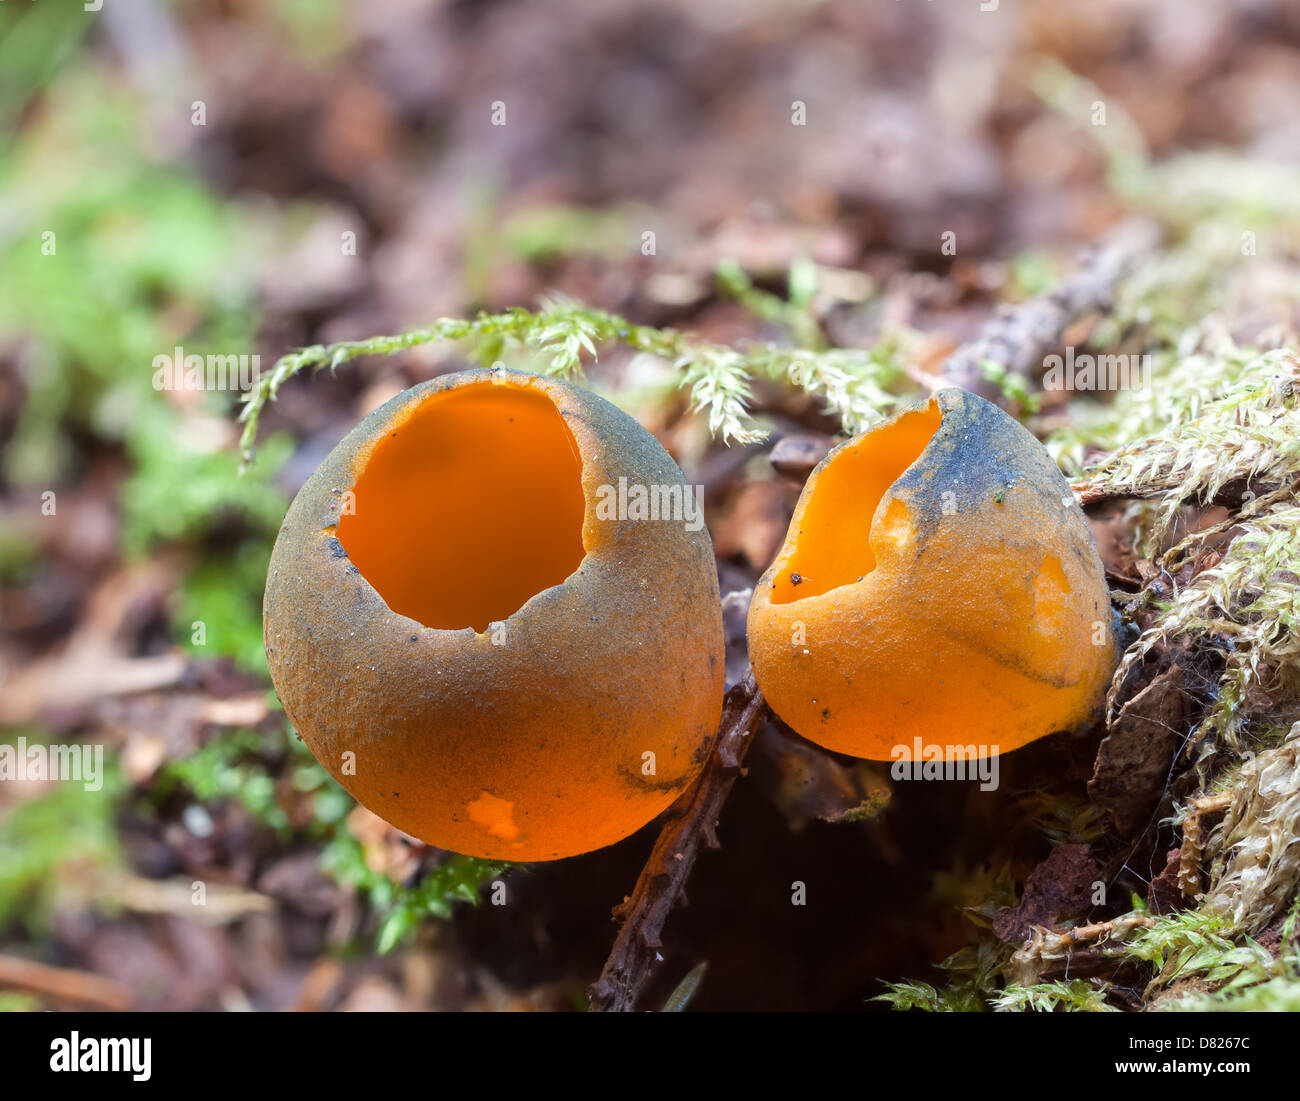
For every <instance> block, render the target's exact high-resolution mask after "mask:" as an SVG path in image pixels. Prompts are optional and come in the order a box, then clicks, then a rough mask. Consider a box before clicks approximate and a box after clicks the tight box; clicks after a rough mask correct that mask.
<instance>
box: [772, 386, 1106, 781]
mask: <svg viewBox="0 0 1300 1101" xmlns="http://www.w3.org/2000/svg"><path fill="white" fill-rule="evenodd" d="M749 652H750V660H751V662H752V663H753V667H754V674H755V677H756V678H757V680H758V683H759V686H760V687H761V688H762V690H763V693H764V695H765V696H766V697H767V700H768V703H769V704H770V705H771V707H772V710H773V711H774V712H775V713H776V714H777V715H779V716H780V717H781V718H782V719H783V720H784V721H785V722H786V723H787V724H788V725H789V726H791V727H792V728H793V729H794V730H796V731H797V732H798V733H800V734H802V735H803V736H804V737H806V738H808V739H809V740H810V741H814V742H817V743H818V744H819V745H823V746H825V747H827V748H828V749H833V750H836V751H838V752H841V753H847V754H851V755H853V756H855V757H865V758H870V759H873V760H891V759H893V760H897V761H903V760H913V759H916V758H917V757H918V756H923V757H924V758H925V759H935V754H936V752H938V753H943V754H944V755H945V756H948V757H950V758H951V757H952V756H957V757H962V756H972V755H974V756H979V757H984V756H994V755H996V754H998V753H1001V752H1007V751H1009V750H1013V749H1016V748H1018V747H1020V746H1023V745H1025V744H1026V743H1027V742H1030V741H1033V740H1034V739H1036V738H1040V737H1043V736H1044V735H1047V734H1051V733H1053V732H1054V731H1059V730H1066V729H1071V728H1074V727H1076V726H1078V725H1080V724H1082V723H1083V722H1084V721H1086V720H1087V719H1088V718H1089V716H1090V715H1092V714H1093V713H1094V712H1095V710H1096V709H1097V708H1098V706H1099V704H1100V702H1101V698H1102V694H1103V692H1104V690H1105V686H1106V683H1107V681H1108V680H1109V678H1110V675H1111V672H1112V671H1113V669H1114V665H1115V658H1116V649H1115V637H1114V627H1113V621H1112V617H1111V609H1110V600H1109V595H1108V593H1107V589H1106V583H1105V578H1104V575H1103V572H1102V564H1101V560H1100V558H1099V557H1098V554H1097V547H1096V543H1095V542H1094V541H1093V537H1092V533H1091V531H1090V530H1089V528H1088V523H1087V520H1086V519H1085V517H1084V515H1083V512H1082V510H1081V509H1080V508H1079V506H1078V504H1077V503H1076V502H1075V499H1074V495H1073V494H1072V493H1071V491H1070V486H1069V484H1068V483H1067V482H1066V480H1065V478H1064V477H1063V476H1062V475H1061V472H1060V471H1059V470H1058V469H1057V467H1056V464H1055V463H1054V462H1053V461H1052V459H1051V457H1050V456H1049V455H1048V454H1047V452H1046V450H1044V448H1043V447H1042V445H1041V444H1040V443H1039V442H1038V441H1037V440H1036V439H1035V438H1034V437H1033V435H1032V434H1031V433H1030V432H1029V431H1028V430H1027V429H1025V428H1024V427H1023V426H1022V425H1020V424H1019V423H1018V422H1017V421H1016V420H1014V419H1013V418H1012V417H1009V416H1008V415H1007V414H1006V413H1004V412H1003V411H1002V410H1000V409H999V408H998V407H997V406H995V405H992V404H990V403H989V402H987V401H985V400H984V399H982V398H979V397H975V396H974V395H972V394H968V393H965V392H964V391H961V390H941V391H939V392H938V393H936V394H935V395H934V396H933V397H932V398H931V399H930V400H929V401H927V402H925V403H923V404H920V405H918V406H915V407H913V408H911V409H909V410H907V411H904V412H902V413H900V414H898V415H897V416H895V417H893V418H891V419H890V420H888V421H885V422H884V423H882V424H880V425H878V426H876V427H875V428H873V429H872V430H870V431H868V432H866V433H864V434H863V435H860V436H858V437H856V438H854V439H851V440H849V441H847V442H846V443H843V444H841V445H840V446H839V447H837V448H836V449H835V450H834V451H832V452H831V453H830V454H829V455H827V457H826V459H825V460H824V461H823V462H822V463H821V464H820V465H819V466H818V467H817V468H816V469H815V470H814V471H813V473H812V475H811V476H810V477H809V479H808V481H807V483H806V484H805V486H804V489H803V493H802V495H801V496H800V498H799V501H798V504H797V505H796V506H795V511H794V517H793V519H792V520H791V522H790V529H789V532H788V534H787V535H786V539H785V543H784V545H783V546H782V548H781V550H780V552H779V554H778V555H777V558H776V561H775V562H773V564H772V566H771V567H770V568H769V569H768V571H767V572H766V573H765V574H764V575H763V577H762V578H761V579H760V581H759V583H758V585H757V586H756V588H755V590H754V598H753V601H752V603H751V605H750V611H749ZM972 746H973V747H975V748H974V752H973V754H972V751H971V749H970V747H972ZM957 747H963V748H962V749H958V748H957ZM918 748H919V750H920V753H918Z"/></svg>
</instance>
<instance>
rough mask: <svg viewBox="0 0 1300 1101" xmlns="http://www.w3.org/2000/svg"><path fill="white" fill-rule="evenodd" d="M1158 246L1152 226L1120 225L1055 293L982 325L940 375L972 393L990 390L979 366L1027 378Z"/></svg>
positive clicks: (1104, 305) (1146, 223) (1138, 223)
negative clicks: (990, 365)
mask: <svg viewBox="0 0 1300 1101" xmlns="http://www.w3.org/2000/svg"><path fill="white" fill-rule="evenodd" d="M1158 242H1159V230H1158V228H1157V227H1156V225H1155V224H1154V223H1153V222H1150V221H1146V220H1137V221H1131V222H1125V223H1123V224H1122V225H1120V226H1119V227H1118V228H1117V229H1116V230H1114V231H1113V232H1112V233H1111V234H1110V235H1109V236H1108V237H1107V238H1106V239H1105V240H1103V241H1102V242H1101V244H1100V245H1099V246H1098V247H1097V248H1096V249H1095V251H1093V252H1092V253H1091V254H1090V255H1089V256H1087V258H1086V259H1085V260H1084V262H1083V265H1082V266H1081V267H1080V269H1079V270H1078V271H1077V272H1076V273H1075V274H1074V275H1072V276H1070V278H1068V279H1066V280H1064V281H1063V282H1062V283H1060V284H1059V285H1058V286H1057V287H1056V288H1055V289H1053V290H1052V291H1049V292H1048V293H1047V294H1041V295H1039V296H1038V297H1037V298H1031V299H1030V300H1029V301H1027V302H1022V303H1021V304H1020V305H1018V306H1013V307H1011V308H1009V309H1007V310H1006V311H1005V312H1003V313H1001V314H999V315H998V316H996V317H994V318H993V319H992V320H991V321H989V322H988V323H987V324H985V326H984V328H983V329H982V330H981V331H980V333H979V335H978V336H977V337H976V338H975V339H974V340H972V341H968V342H967V343H965V344H963V345H962V346H961V347H960V348H958V349H957V350H956V351H955V352H953V354H952V355H950V356H949V357H948V359H947V360H946V361H945V362H944V365H943V368H942V371H941V374H942V375H943V376H944V378H945V379H946V380H947V383H948V384H949V385H951V386H960V387H961V388H962V389H963V390H970V391H971V392H972V393H980V392H989V391H990V385H989V380H988V378H987V377H986V374H985V370H984V364H985V363H986V362H990V361H991V362H993V363H996V364H999V365H1000V366H1002V367H1004V368H1006V370H1007V373H1008V374H1011V375H1018V376H1021V377H1023V378H1028V377H1030V376H1031V375H1032V374H1033V372H1034V369H1035V368H1036V367H1041V366H1042V362H1043V357H1044V356H1046V355H1048V354H1049V353H1051V352H1052V351H1054V350H1055V349H1056V348H1057V347H1059V346H1060V342H1061V336H1062V334H1063V333H1064V332H1065V330H1066V328H1067V327H1068V326H1069V324H1070V323H1071V322H1072V321H1074V320H1075V319H1076V318H1079V317H1082V316H1083V315H1084V314H1088V313H1092V312H1094V311H1096V310H1102V309H1105V308H1107V307H1108V306H1109V305H1110V303H1111V301H1112V299H1113V297H1114V294H1115V288H1116V286H1117V285H1118V284H1119V283H1120V281H1121V280H1123V279H1124V277H1125V276H1127V275H1128V274H1129V273H1130V272H1131V271H1132V270H1133V269H1134V267H1136V265H1137V263H1138V262H1139V261H1140V260H1141V259H1142V258H1143V256H1144V255H1145V254H1146V253H1147V252H1150V251H1151V249H1153V248H1154V247H1155V246H1156V245H1157V244H1158Z"/></svg>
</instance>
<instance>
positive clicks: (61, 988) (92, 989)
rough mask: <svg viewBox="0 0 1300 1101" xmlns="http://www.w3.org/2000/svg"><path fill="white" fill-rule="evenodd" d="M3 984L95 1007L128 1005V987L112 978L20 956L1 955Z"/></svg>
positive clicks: (2, 985)
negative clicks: (52, 965) (53, 965)
mask: <svg viewBox="0 0 1300 1101" xmlns="http://www.w3.org/2000/svg"><path fill="white" fill-rule="evenodd" d="M3 987H8V988H10V989H17V990H29V991H31V992H32V993H33V994H41V995H44V996H45V997H47V998H54V999H56V1000H57V1001H62V1002H76V1003H78V1004H79V1005H88V1006H93V1007H94V1008H96V1009H111V1010H119V1011H120V1010H127V1009H130V1008H131V992H130V990H128V989H127V988H126V987H125V986H123V985H122V984H121V983H120V982H118V981H117V980H115V979H106V978H104V977H103V976H102V975H92V974H89V973H88V972H86V971H75V970H73V969H72V968H69V967H50V966H49V965H48V964H44V963H36V962H35V961H33V960H25V959H23V958H22V957H21V956H0V988H3Z"/></svg>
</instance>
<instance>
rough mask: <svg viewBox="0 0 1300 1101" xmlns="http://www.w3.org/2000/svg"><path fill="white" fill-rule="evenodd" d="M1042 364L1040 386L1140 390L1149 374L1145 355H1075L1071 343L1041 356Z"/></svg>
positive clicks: (1073, 388)
mask: <svg viewBox="0 0 1300 1101" xmlns="http://www.w3.org/2000/svg"><path fill="white" fill-rule="evenodd" d="M1043 367H1044V368H1045V371H1044V372H1043V389H1044V390H1140V389H1142V388H1143V387H1144V386H1146V384H1147V382H1148V381H1149V380H1150V378H1151V357H1150V356H1149V355H1128V354H1120V355H1098V356H1094V355H1089V354H1088V353H1087V352H1084V353H1083V354H1082V355H1075V353H1074V346H1073V345H1067V346H1066V349H1065V355H1064V356H1058V355H1050V356H1045V357H1044V358H1043Z"/></svg>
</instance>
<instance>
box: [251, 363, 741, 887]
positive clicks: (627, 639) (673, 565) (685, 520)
mask: <svg viewBox="0 0 1300 1101" xmlns="http://www.w3.org/2000/svg"><path fill="white" fill-rule="evenodd" d="M689 488H690V487H688V486H686V485H685V483H684V480H683V478H682V473H681V471H680V470H679V469H678V467H677V465H676V464H675V463H674V462H673V460H672V459H671V458H670V457H669V455H668V453H667V452H666V451H665V450H664V449H663V448H662V447H661V446H660V445H659V443H658V442H657V441H656V440H655V439H654V437H653V436H651V435H650V433H649V432H647V431H646V430H645V429H644V428H642V427H641V426H640V425H639V424H637V423H636V421H634V420H633V419H632V418H631V417H629V416H627V415H626V414H625V413H623V412H621V411H620V410H618V409H617V408H615V407H614V406H613V405H611V404H609V403H608V402H607V401H605V400H603V399H602V398H599V397H597V396H595V395H594V394H591V393H588V392H587V391H584V390H581V389H579V388H577V387H575V386H571V385H569V384H567V383H564V382H560V381H557V380H553V379H545V378H538V377H534V376H531V375H524V374H518V373H515V372H505V371H466V372H463V373H460V374H455V375H447V376H444V377H442V378H438V379H435V380H433V381H431V382H426V383H423V384H421V385H419V386H415V387H413V388H412V389H410V390H407V391H405V392H403V393H401V394H399V395H397V396H396V397H395V398H393V399H392V400H391V401H389V402H388V403H386V404H385V405H383V406H382V407H380V408H379V409H376V410H375V411H374V412H373V413H371V414H370V415H369V416H367V417H366V418H365V419H364V420H363V421H362V422H361V423H360V424H359V425H358V426H357V427H356V428H355V429H354V430H353V431H352V432H351V433H350V434H349V435H348V436H347V437H346V438H345V439H344V440H343V442H342V443H340V444H339V445H338V446H337V447H336V448H335V449H334V450H333V451H332V452H331V453H330V455H329V456H328V457H327V458H326V459H325V461H324V462H323V463H322V464H321V465H320V467H319V468H318V469H317V470H316V471H315V473H314V474H312V476H311V477H310V478H309V479H308V480H307V482H306V483H305V484H304V485H303V487H302V489H301V491H300V492H299V493H298V496H297V497H296V498H295V499H294V502H293V504H292V505H291V506H290V508H289V512H288V514H287V516H286V517H285V521H284V526H283V527H282V528H281V530H280V535H279V538H278V539H277V540H276V543H275V549H274V551H273V552H272V555H271V563H270V569H269V572H268V576H267V585H266V598H265V604H264V620H265V624H264V627H265V643H266V653H267V660H268V662H269V664H270V669H271V677H272V680H273V681H274V683H275V687H276V691H277V692H278V693H279V696H280V699H281V701H282V702H283V703H284V707H285V711H286V712H287V714H288V716H289V718H290V720H291V721H292V722H293V724H294V726H295V727H296V728H297V730H298V732H299V734H301V735H302V737H303V739H304V741H306V743H307V744H308V746H310V748H311V750H312V752H313V753H314V754H315V755H316V757H317V759H318V760H320V762H321V763H322V764H323V765H324V766H325V767H326V768H327V769H328V770H329V771H330V772H331V773H332V774H333V776H334V777H335V779H337V780H338V781H339V783H341V784H342V785H343V786H344V787H345V788H346V789H347V790H348V791H349V792H351V793H352V795H353V796H355V797H356V798H357V799H358V800H359V801H360V802H361V803H362V804H364V805H365V806H366V807H368V808H369V809H370V810H372V811H374V812H375V813H376V814H378V815H380V816H381V817H383V818H385V819H386V820H387V821H389V822H391V823H392V824H393V825H395V826H397V827H398V828H399V829H401V830H404V831H406V832H407V833H409V834H412V835H413V836H415V837H418V838H420V839H422V840H424V841H426V842H429V843H430V844H433V845H438V846H440V847H442V848H446V849H450V850H453V851H455V852H459V853H465V854H468V855H472V856H482V857H490V858H494V859H504V860H521V861H531V860H551V859H556V858H559V857H565V856H572V855H574V854H576V853H582V852H588V851H590V850H592V849H597V848H600V847H601V846H604V845H609V844H611V843H613V842H615V841H617V840H619V839H620V838H622V837H626V836H627V835H628V834H630V833H632V832H633V831H634V830H636V829H638V828H639V827H640V826H642V825H644V824H645V823H646V822H648V821H650V819H652V818H653V817H654V816H655V815H657V814H658V813H659V812H660V811H662V810H664V809H665V808H666V807H667V806H669V804H671V803H672V802H673V801H674V800H675V799H676V798H677V797H678V796H679V795H680V794H681V793H682V792H683V791H684V790H685V789H686V787H687V786H688V785H689V784H690V782H691V781H692V779H693V778H694V777H695V776H696V774H697V773H698V772H699V770H700V768H701V766H702V765H703V763H704V761H705V759H706V757H707V756H708V753H709V750H710V748H711V747H712V743H713V736H714V732H715V728H716V726H717V722H718V719H719V717H720V714H721V709H722V676H723V640H722V618H721V612H720V607H719V601H718V582H717V573H716V567H715V563H714V559H713V551H712V545H711V542H710V540H709V535H708V531H707V530H706V529H705V528H704V526H703V518H702V517H701V516H700V515H699V514H698V512H697V505H698V502H697V501H696V499H695V498H694V496H692V495H691V493H690V492H689Z"/></svg>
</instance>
